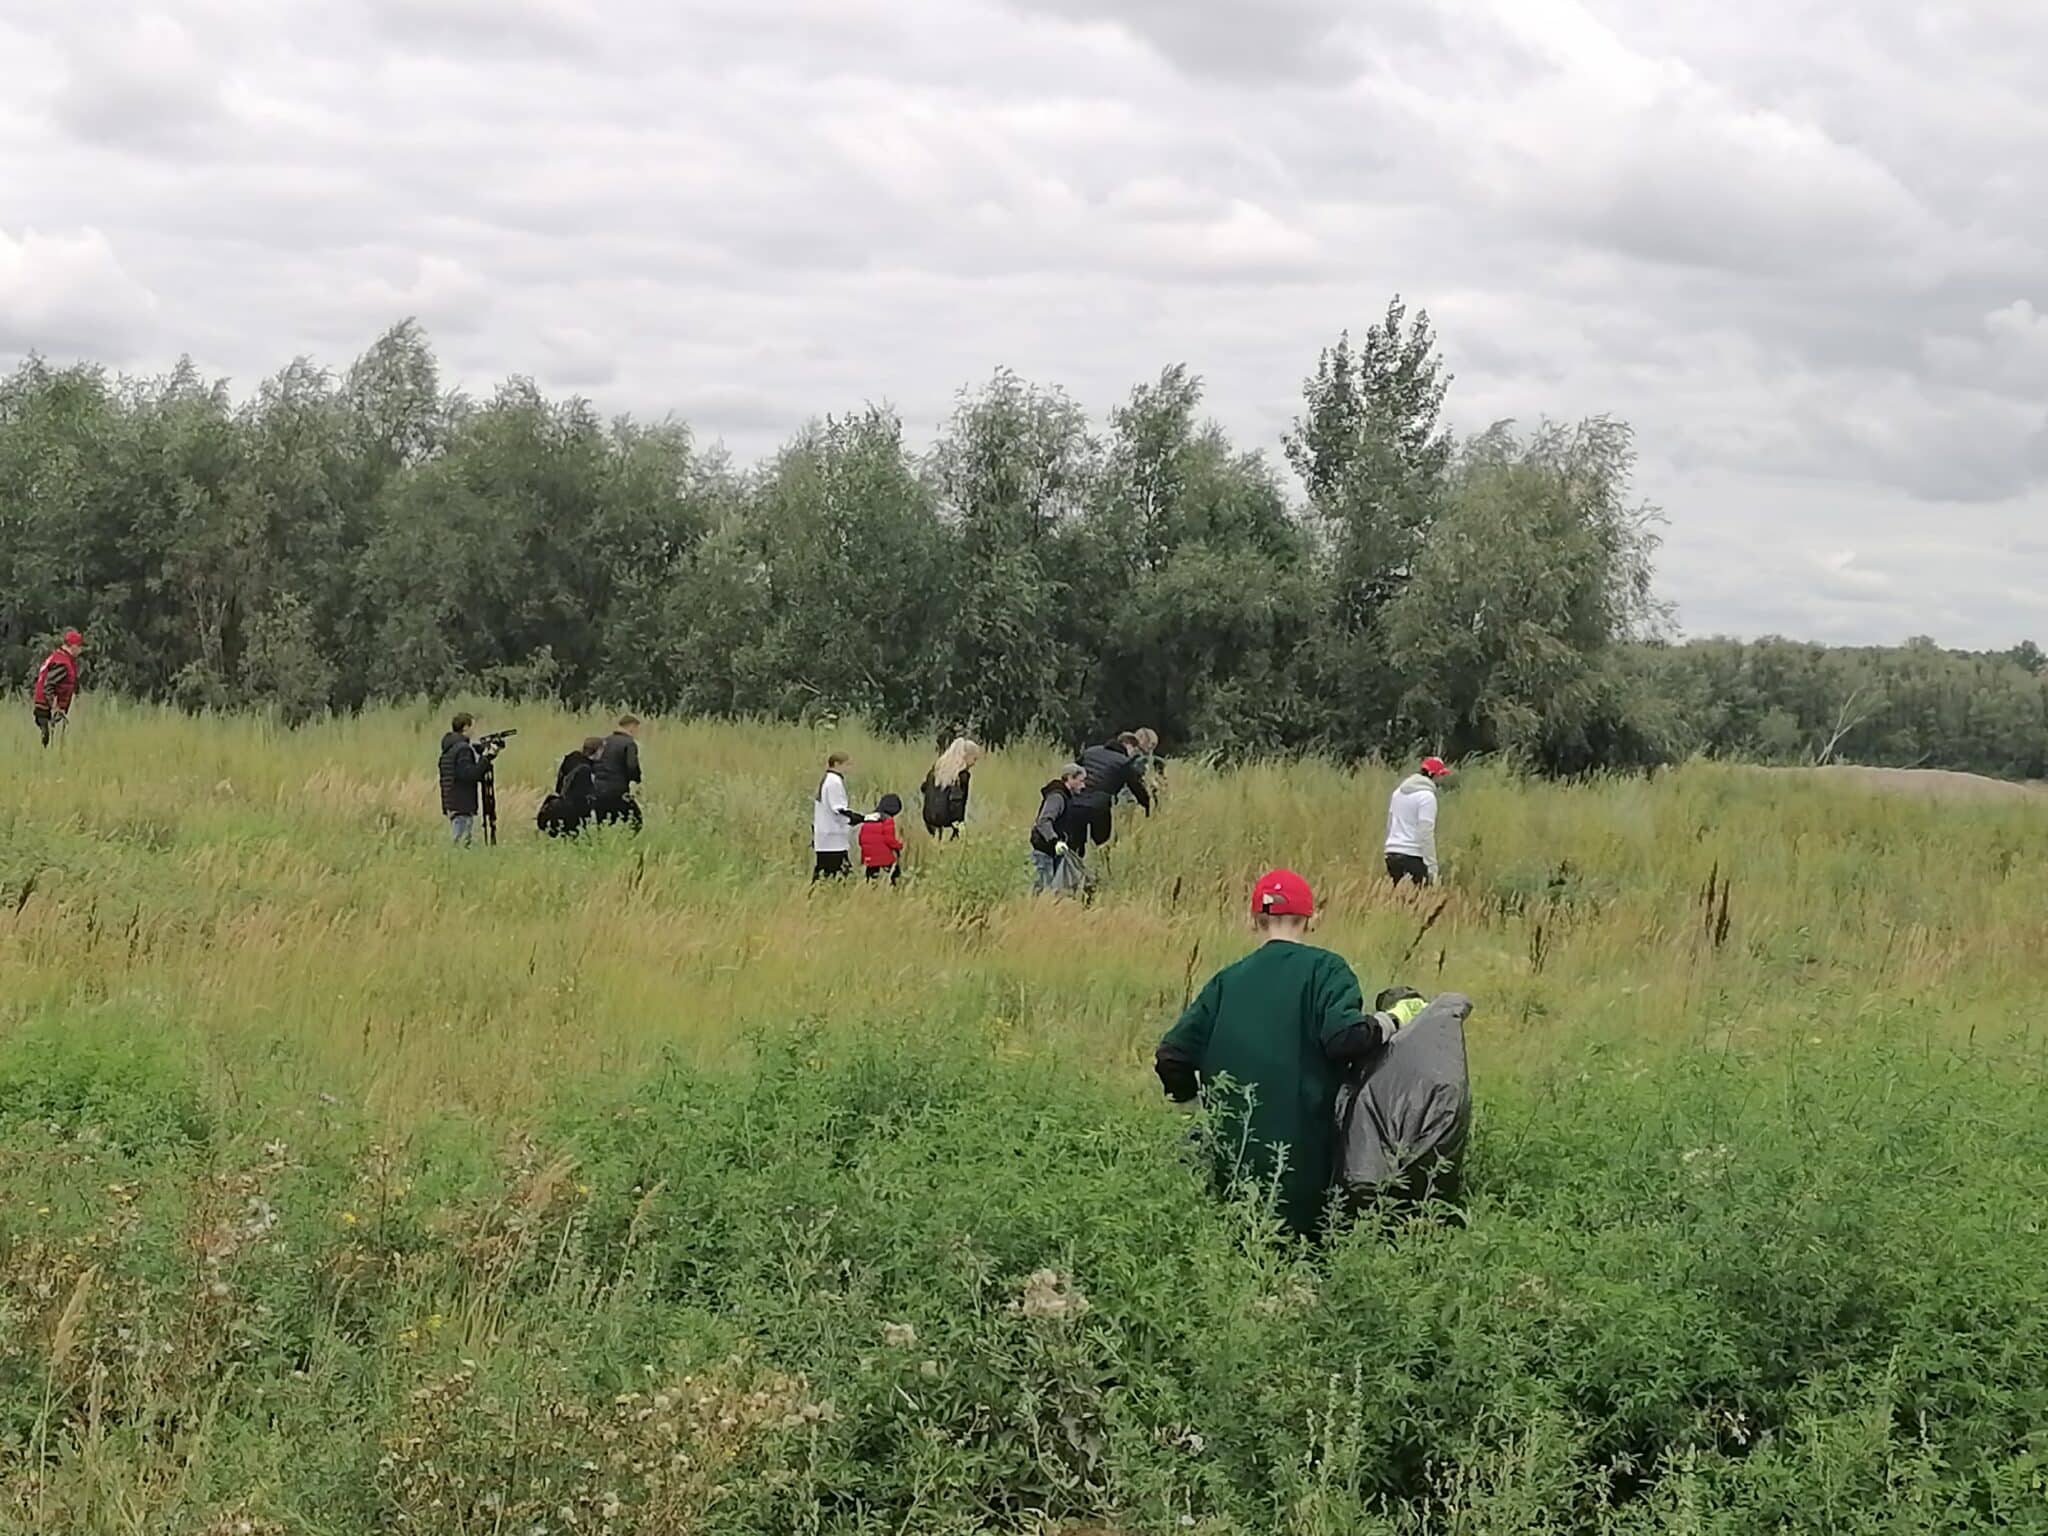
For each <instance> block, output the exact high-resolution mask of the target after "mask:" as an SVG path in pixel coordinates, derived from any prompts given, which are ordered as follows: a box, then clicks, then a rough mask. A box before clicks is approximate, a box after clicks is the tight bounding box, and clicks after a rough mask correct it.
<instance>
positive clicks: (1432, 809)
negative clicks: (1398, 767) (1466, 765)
mask: <svg viewBox="0 0 2048 1536" xmlns="http://www.w3.org/2000/svg"><path fill="white" fill-rule="evenodd" d="M1450 772H1451V770H1450V769H1449V768H1447V767H1445V766H1444V760H1443V759H1442V758H1440V757H1425V758H1424V759H1423V760H1422V772H1420V773H1413V774H1410V775H1409V776H1408V777H1407V778H1405V779H1403V780H1402V781H1401V784H1400V787H1399V788H1397V789H1396V790H1395V791H1394V798H1393V799H1392V800H1390V801H1388V802H1387V875H1388V878H1390V879H1391V880H1392V881H1393V882H1394V884H1396V885H1399V884H1400V883H1401V882H1402V881H1403V880H1413V881H1414V882H1415V883H1416V884H1417V885H1434V884H1435V883H1436V876H1437V862H1436V796H1437V785H1438V784H1439V783H1440V782H1441V781H1442V780H1444V779H1446V778H1449V777H1450Z"/></svg>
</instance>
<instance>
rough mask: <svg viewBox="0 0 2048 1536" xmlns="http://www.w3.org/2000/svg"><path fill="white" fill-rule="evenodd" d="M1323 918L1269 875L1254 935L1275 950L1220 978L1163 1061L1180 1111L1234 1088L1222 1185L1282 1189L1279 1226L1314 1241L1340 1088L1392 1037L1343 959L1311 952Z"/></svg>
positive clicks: (1304, 890)
mask: <svg viewBox="0 0 2048 1536" xmlns="http://www.w3.org/2000/svg"><path fill="white" fill-rule="evenodd" d="M1315 911H1316V898H1315V893H1314V892H1313V891H1311V890H1310V889H1309V884H1308V882H1307V881H1306V880H1304V879H1302V878H1301V876H1299V875H1297V874H1295V873H1294V872H1293V871H1292V870H1288V869H1276V870H1273V871H1272V872H1271V873H1269V874H1266V875H1263V876H1261V877H1260V879H1259V882H1258V884H1257V885H1255V886H1253V887H1252V926H1253V928H1254V929H1255V930H1256V931H1257V932H1258V934H1259V935H1260V937H1261V938H1262V939H1263V940H1264V941H1265V942H1264V943H1263V944H1261V945H1260V947H1259V948H1258V949H1256V950H1254V951H1253V952H1252V953H1251V954H1249V955H1247V956H1245V958H1244V959H1242V960H1240V961H1238V962H1237V964H1235V965H1233V966H1229V967H1227V968H1226V969H1224V970H1221V971H1218V972H1217V973H1216V974H1215V975H1214V976H1212V977H1210V978H1209V984H1208V985H1207V986H1205V987H1204V988H1202V991H1201V995H1200V996H1198V997H1197V998H1196V999H1195V1000H1194V1002H1193V1003H1192V1004H1190V1005H1189V1007H1188V1010H1187V1011H1186V1012H1185V1013H1183V1014H1182V1015H1181V1016H1180V1022H1179V1023H1177V1024H1175V1025H1174V1026H1173V1028H1172V1029H1171V1030H1169V1031H1168V1032H1167V1035H1166V1038H1165V1039H1164V1040H1162V1041H1161V1042H1160V1043H1159V1051H1158V1055H1157V1057H1156V1060H1155V1062H1154V1066H1155V1069H1156V1070H1157V1071H1158V1073H1159V1081H1160V1082H1161V1083H1162V1084H1164V1085H1165V1088H1166V1092H1167V1095H1168V1097H1170V1098H1172V1099H1173V1100H1174V1101H1175V1102H1176V1103H1183V1104H1184V1103H1186V1102H1188V1101H1189V1100H1190V1099H1193V1098H1194V1097H1195V1096H1196V1094H1197V1093H1198V1092H1200V1091H1201V1090H1202V1089H1203V1088H1205V1087H1206V1086H1208V1085H1209V1084H1211V1083H1213V1082H1214V1081H1215V1080H1216V1079H1218V1078H1228V1079H1229V1080H1230V1085H1231V1089H1232V1092H1231V1093H1230V1095H1229V1096H1228V1098H1227V1099H1225V1100H1223V1101H1222V1102H1219V1103H1217V1104H1216V1105H1214V1106H1213V1107H1214V1108H1215V1109H1216V1111H1217V1119H1216V1124H1215V1132H1216V1139H1215V1149H1216V1154H1217V1159H1216V1161H1217V1167H1216V1172H1217V1177H1218V1180H1219V1182H1220V1183H1223V1184H1225V1185H1228V1184H1230V1183H1234V1182H1236V1181H1237V1180H1239V1179H1245V1180H1255V1181H1257V1182H1258V1183H1260V1184H1264V1185H1273V1184H1275V1183H1276V1181H1277V1185H1278V1193H1279V1213H1280V1217H1281V1219H1282V1220H1283V1221H1284V1222H1286V1224H1287V1226H1288V1227H1289V1228H1290V1229H1291V1230H1293V1231H1295V1232H1299V1233H1301V1234H1302V1235H1304V1236H1313V1235H1315V1233H1316V1231H1317V1229H1318V1228H1319V1227H1320V1226H1321V1225H1322V1220H1323V1211H1324V1207H1325V1206H1326V1205H1327V1203H1328V1200H1329V1194H1330V1188H1331V1185H1332V1184H1333V1183H1334V1182H1335V1180H1336V1159H1337V1134H1336V1106H1337V1089H1338V1087H1339V1085H1340V1084H1341V1083H1342V1082H1343V1081H1344V1078H1345V1076H1346V1075H1347V1074H1348V1073H1349V1072H1351V1071H1352V1070H1354V1069H1355V1068H1358V1067H1361V1066H1364V1065H1367V1064H1369V1063H1370V1062H1371V1061H1372V1059H1373V1058H1374V1057H1375V1056H1377V1055H1378V1053H1379V1052H1380V1051H1381V1050H1382V1049H1383V1048H1384V1047H1385V1045H1386V1040H1387V1037H1388V1035H1390V1034H1391V1033H1392V1030H1391V1029H1390V1028H1389V1021H1388V1020H1387V1019H1386V1018H1385V1017H1384V1016H1383V1015H1379V1014H1374V1013H1370V1012H1368V1011H1367V1009H1366V1006H1365V995H1364V993H1363V992H1362V991H1361V990H1360V989H1359V985H1358V977H1357V975H1356V974H1355V973H1354V972H1353V971H1352V969H1351V967H1350V966H1349V965H1347V964H1346V963H1345V962H1344V960H1343V958H1342V957H1341V956H1339V955H1336V954H1333V953H1331V952H1330V951H1329V950H1327V949H1318V948H1316V947H1315V946H1314V945H1312V944H1308V943H1305V942H1304V940H1305V939H1306V938H1307V936H1308V928H1309V920H1310V919H1311V918H1313V917H1314V916H1315Z"/></svg>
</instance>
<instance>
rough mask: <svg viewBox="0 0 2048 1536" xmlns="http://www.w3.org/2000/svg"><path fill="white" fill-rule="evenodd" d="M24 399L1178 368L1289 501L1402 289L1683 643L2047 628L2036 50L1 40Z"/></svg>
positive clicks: (915, 394) (801, 19) (335, 18)
mask: <svg viewBox="0 0 2048 1536" xmlns="http://www.w3.org/2000/svg"><path fill="white" fill-rule="evenodd" d="M0 56H4V57H6V58H8V59H9V60H10V63H11V65H12V66H13V67H12V69H11V72H10V90H9V92H8V93H7V95H6V97H5V98H4V99H0V187H4V188H5V189H6V194H5V196H4V197H0V364H4V363H5V362H7V361H8V360H9V358H10V356H11V355H14V354H19V353H22V352H26V351H28V350H31V349H35V350H40V351H43V352H45V353H48V354H50V355H52V356H58V357H62V356H67V355H70V356H87V357H92V358H96V359H100V360H103V361H106V362H109V363H111V364H113V365H115V366H118V367H127V368H134V369H155V368H160V367H162V366H164V365H165V364H167V363H168V362H169V361H170V360H172V359H173V358H174V357H175V356H176V355H177V354H178V353H179V352H181V351H187V350H189V351H190V352H192V353H193V355H194V356H195V358H196V359H197V360H198V361H199V362H200V364H201V365H202V366H203V367H206V368H209V369H214V370H217V371H220V372H223V373H225V374H228V375H230V376H231V377H233V378H234V379H235V380H237V382H238V384H239V385H240V386H241V387H243V388H247V387H249V386H251V385H252V384H253V383H254V382H255V381H256V380H257V379H259V378H261V377H262V376H263V375H265V374H266V373H268V372H270V371H272V370H274V369H275V368H277V367H278V366H280V365H282V364H283V363H284V362H285V361H287V360H288V359H289V358H291V357H292V356H294V355H296V354H299V353H309V354H311V355H313V356H314V357H316V358H318V359H319V360H321V361H323V362H327V363H330V364H334V365H342V364H345V363H346V362H347V361H348V359H349V357H350V356H352V355H353V353H354V352H355V351H356V350H358V349H360V347H361V346H363V345H364V344H366V343H367V342H368V341H369V340H370V339H371V338H373V337H374V336H375V335H376V334H377V333H378V332H379V331H380V330H382V329H383V328H384V327H385V326H387V325H389V324H390V323H392V322H393V321H395V320H397V319H399V318H401V317H403V316H404V315H407V314H417V315H419V316H420V317H421V319H422V321H423V322H424V323H425V324H426V325H427V326H428V328H429V330H430V331H431V333H432V334H433V335H434V336H435V338H436V341H437V342H438V344H439V346H440V348H441V351H442V356H443V360H444V364H445V366H446V369H447V372H448V375H449V377H450V380H451V382H454V383H458V384H460V385H461V386H462V387H464V388H466V389H468V390H470V391H471V392H472V393H478V394H481V393H485V392H487V391H488V390H489V388H490V387H491V386H492V384H493V383H494V382H495V381H496V380H497V379H499V378H501V377H503V376H505V375H507V374H510V373H514V372H518V373H526V374H531V375H533V376H534V377H535V378H537V379H538V380H539V381H540V382H541V383H542V385H543V386H544V387H546V388H548V389H551V390H556V391H561V392H574V393H583V394H588V395H590V396H592V397H593V399H594V400H595V401H596V403H597V404H598V405H599V407H600V408H601V409H604V410H607V411H609V410H632V411H635V412H636V413H640V414H644V415H647V416H649V417H654V418H659V417H661V416H664V415H667V414H668V413H670V412H672V411H673V412H677V413H679V414H681V415H682V416H684V417H686V418H687V419H689V420H690V421H691V423H692V425H693V426H694V427H695V428H696V429H697V430H698V432H699V435H700V437H701V438H703V439H704V440H706V441H709V440H712V439H715V438H723V439H725V440H726V441H727V442H729V443H730V444H731V446H732V448H733V449H734V451H735V452H736V453H737V454H739V455H740V456H741V457H743V458H751V457H755V456H758V455H761V454H763V453H766V452H768V451H770V450H772V448H773V447H774V446H775V445H776V444H777V443H778V442H779V441H780V440H781V439H782V438H784V437H785V436H786V435H787V434H788V433H790V432H792V431H794V430H795V429H796V428H798V427H799V426H800V425H801V424H802V423H803V422H804V421H806V420H807V419H809V418H811V417H814V416H817V415H820V414H823V413H825V412H829V411H843V410H848V409H854V408H858V407H859V406H860V405H861V404H862V403H863V402H864V401H867V400H870V399H877V400H879V399H887V400H890V401H893V402H895V403H896V404H897V405H898V406H899V408H900V409H901V410H902V412H903V415H904V418H905V421H906V424H907V427H908V429H909V432H910V435H911V437H912V439H913V440H921V439H928V438H929V436H930V435H931V434H932V433H933V432H935V431H936V430H938V428H939V427H940V425H941V424H942V423H943V421H944V419H945V417H946V415H947V414H948V412H949V411H950V409H951V408H952V403H953V397H954V391H955V390H956V389H957V388H958V386H960V385H961V384H962V383H965V382H970V381H979V380H981V379H985V378H986V377H987V376H988V374H989V373H990V371H991V370H992V369H993V368H994V367H996V366H997V365H999V364H1006V365H1009V366H1013V367H1016V368H1018V369H1019V370H1021V371H1023V372H1024V373H1026V374H1027V375H1029V376H1032V377H1036V378H1041V379H1044V380H1046V381H1048V382H1057V383H1061V384H1064V385H1065V386H1067V387H1068V388H1069V389H1070V390H1071V392H1072V393H1073V394H1074V395H1075V396H1076V398H1078V399H1079V400H1081V401H1082V402H1084V403H1085V404H1087V405H1088V406H1089V407H1091V408H1092V409H1094V410H1096V411H1098V412H1101V411H1104V410H1106V409H1107V408H1108V407H1109V406H1111V405H1113V404H1114V403H1115V402H1116V401H1117V400H1118V399H1119V398H1120V397H1121V396H1122V395H1123V393H1124V392H1125V391H1127V390H1128V389H1129V388H1130V386H1131V385H1132V384H1133V383H1135V382H1137V381H1139V380H1141V379H1144V378H1147V377H1150V376H1151V375H1153V374H1154V373H1155V372H1156V371H1157V369H1158V368H1159V367H1160V366H1161V365H1162V364H1165V363H1168V362H1174V361H1185V362H1186V363H1187V364H1189V365H1190V366H1191V367H1192V368H1193V369H1194V370H1195V371H1196V372H1198V373H1200V374H1201V375H1202V376H1203V377H1204V378H1205V379H1206V380H1207V381H1208V383H1209V390H1210V394H1209V403H1210V406H1211V408H1212V409H1213V410H1214V411H1215V412H1216V414H1217V415H1218V417H1219V418H1220V419H1221V420H1223V421H1224V423H1225V424H1226V425H1227V426H1228V427H1230V429H1231V430H1232V431H1233V432H1234V433H1235V434H1236V435H1237V436H1238V438H1239V439H1240V440H1241V441H1243V442H1244V443H1245V444H1246V445H1247V446H1257V447H1262V448H1264V449H1266V450H1268V451H1269V452H1270V451H1273V450H1275V449H1276V448H1277V444H1278V440H1279V436H1280V434H1281V432H1282V431H1283V430H1284V429H1285V428H1286V426H1287V424H1288V421H1289V418H1290V417H1291V415H1292V414H1293V411H1294V409H1295V402H1296V400H1297V398H1298V390H1299V385H1300V381H1301V378H1302V376H1303V375H1304V374H1305V373H1306V372H1307V371H1308V369H1309V368H1310V367H1311V366H1312V365H1313V362H1314V358H1315V355H1316V352H1317V349H1318V348H1320V347H1321V346H1323V345H1325V344H1326V343H1327V342H1329V341H1330V340H1331V339H1333V338H1334V336H1335V333H1336V332H1337V330H1338V329H1340V328H1342V327H1345V326H1349V327H1351V328H1353V329H1354V330H1355V329H1358V328H1360V327H1362V326H1364V325H1365V324H1367V323H1368V322H1369V321H1371V320H1372V319H1373V318H1374V317H1376V316H1377V314H1378V313H1379V311H1380V310H1381V308H1382V307H1383V305H1384V304H1385V302H1386V298H1387V296H1388V295H1389V294H1390V293H1393V292H1395V291H1397V290H1398V291H1400V292H1402V293H1404V294H1405V295H1406V296H1407V297H1408V299H1409V300H1410V301H1411V303H1414V304H1418V305H1426V306H1427V307H1428V308H1429V309H1430V310H1431V311H1432V313H1433V314H1434V315H1435V317H1436V320H1437V322H1438V330H1439V333H1440V335H1441V337H1442V339H1443V345H1444V349H1445V353H1446V356H1447V358H1448V361H1449V362H1450V364H1451V366H1452V368H1453V369H1454V370H1455V371H1456V373H1457V375H1458V379H1457V383H1456V385H1455V387H1454V389H1453V392H1452V396H1451V410H1452V412H1453V415H1454V418H1455V421H1456V423H1457V425H1459V426H1460V427H1461V428H1464V429H1477V428H1479V427H1482V426H1484V425H1486V424H1487V423H1489V422H1491V421H1493V420H1495V419H1497V418H1501V417H1515V418H1518V419H1521V420H1525V421H1527V420H1533V419H1535V418H1537V417H1540V416H1546V415H1547V416H1551V417H1558V418H1569V417H1572V416H1577V415H1584V414H1591V413H1594V412H1609V413H1613V414H1617V415H1621V416H1623V417H1626V418H1627V419H1628V420H1630V421H1631V422H1632V423H1633V424H1634V425H1635V427H1636V428H1637V431H1638V440H1639V442H1640V444H1641V447H1642V454H1643V457H1642V468H1641V489H1642V491H1643V493H1644V494H1645V495H1647V496H1648V497H1649V498H1651V499H1652V500H1654V501H1656V502H1658V503H1660V504H1662V505H1663V506H1664V507H1665V509H1666V511H1667V514H1668V516H1669V519H1670V526H1669V528H1668V530H1667V534H1668V538H1667V544H1666V549H1665V554H1664V559H1663V562H1662V573H1663V574H1662V578H1661V580H1662V585H1663V588H1664V590H1665V592H1666V593H1667V595H1669V596H1670V597H1672V598H1674V599H1675V600H1676V601H1677V602H1678V604H1679V608H1680V617H1681V621H1682V623H1683V624H1684V626H1685V627H1686V628H1688V629H1691V630H1695V631H1720V630H1738V631H1759V630H1777V631H1784V632H1791V633H1809V634H1813V635H1816V636H1820V637H1823V638H1828V639H1884V638H1898V637H1899V636H1902V635H1904V634H1907V633H1911V632H1916V631H1932V632H1934V633H1937V634H1940V635H1942V636H1943V637H1944V638H1947V639H1952V640H1955V641H1957V642H1979V643H2000V644H2003V643H2010V642H2011V641H2012V640H2014V639H2016V638H2018V637H2019V636H2020V635H2021V634H2024V633H2027V632H2030V631H2034V630H2035V629H2036V628H2037V624H2036V618H2035V604H2034V603H2033V600H2032V597H2031V594H2038V593H2042V592H2048V548H2044V547H2042V546H2041V544H2040V543H2039V541H2038V538H2036V539H2035V540H2034V542H2033V543H2031V544H2025V545H2023V544H2021V543H2020V542H2019V541H2021V540H2023V539H2026V538H2027V537H2028V535H2029V534H2030V532H2031V531H2032V530H2033V529H2035V528H2037V527H2038V526H2040V519H2041V516H2042V514H2043V512H2044V511H2048V400H2044V395H2048V202H2044V200H2042V199H2041V198H2039V196H2038V193H2037V189H2036V187H2035V185H2034V182H2035V178H2033V177H2032V176H2031V175H2030V174H2029V171H2030V168H2031V166H2032V165H2033V164H2035V163H2036V162H2037V161H2038V159H2039V157H2040V155H2041V153H2042V152H2043V150H2044V149H2048V98H2043V97H2042V96H2041V94H2040V92H2039V89H2038V86H2039V60H2040V59H2041V58H2043V57H2048V11H2044V10H2043V9H2042V8H2041V7H2039V6H2038V5H2037V4H2035V3H2034V0H1976V3H1974V4H1972V5H1970V6H1967V7H1957V6H1953V5H1948V4H1941V3H1937V0H1865V3H1863V4H1860V5H1857V6H1854V7H1850V6H1847V5H1845V4H1843V3H1842V0H1666V3H1661V4H1659V5H1656V6H1642V5H1639V4H1632V3H1629V0H1385V3H1384V4H1378V5H1375V6H1373V7H1371V8H1370V9H1369V10H1367V9H1364V8H1360V7H1357V6H1353V5H1346V4H1343V3H1342V0H1264V3H1253V0H1125V3H1122V4H1119V5H1115V6H1112V7H1107V8H1106V7H1104V6H1102V5H1100V4H1095V3H1089V0H784V3H782V4H778V5H775V6H762V5H760V4H759V3H758V0H673V3H668V4H660V3H656V0H607V3H604V4H599V3H597V0H494V3H489V4H486V3H484V0H403V3H401V0H338V3H336V4H334V5H330V6H325V7H316V8H306V7H289V6H277V5H274V4H270V3H267V0H104V3H102V4H98V5H94V6H89V7H78V6H74V7H52V6H41V5H32V4H30V3H29V0H0Z"/></svg>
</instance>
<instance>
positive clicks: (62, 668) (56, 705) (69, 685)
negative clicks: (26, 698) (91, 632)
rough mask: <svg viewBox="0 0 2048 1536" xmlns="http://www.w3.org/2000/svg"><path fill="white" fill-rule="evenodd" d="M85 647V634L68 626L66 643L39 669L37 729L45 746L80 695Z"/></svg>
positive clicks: (53, 652) (46, 659)
mask: <svg viewBox="0 0 2048 1536" xmlns="http://www.w3.org/2000/svg"><path fill="white" fill-rule="evenodd" d="M84 649H85V636H83V635H81V634H80V633H79V632H78V631H77V630H75V629H67V630H66V631H65V632H64V643H63V644H62V645H60V646H58V647H57V649H55V650H54V651H52V652H50V654H49V656H48V657H46V658H45V659H44V661H43V664H42V666H41V667H40V668H38V669H37V671H36V683H35V689H34V692H33V698H34V702H35V712H36V729H37V730H38V731H40V732H41V733H42V737H43V745H44V746H45V747H47V746H49V744H50V727H51V726H53V725H62V724H63V723H64V718H65V716H67V715H68V714H70V713H71V701H72V700H73V699H75V698H76V697H78V653H79V652H80V651H82V650H84Z"/></svg>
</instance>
